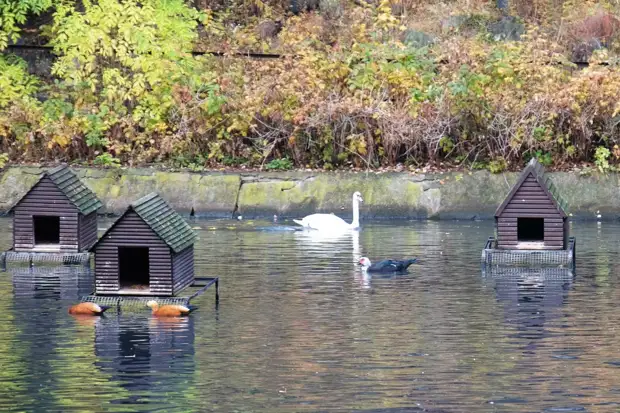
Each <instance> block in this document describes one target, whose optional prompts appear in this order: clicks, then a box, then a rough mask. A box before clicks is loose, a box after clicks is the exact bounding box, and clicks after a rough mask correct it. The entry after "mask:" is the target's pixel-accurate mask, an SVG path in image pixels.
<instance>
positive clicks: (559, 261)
mask: <svg viewBox="0 0 620 413" xmlns="http://www.w3.org/2000/svg"><path fill="white" fill-rule="evenodd" d="M575 246H576V240H575V237H570V238H569V239H568V248H566V249H564V250H525V249H522V250H508V249H497V240H496V239H495V237H489V239H488V240H487V242H486V244H485V245H484V248H483V249H482V257H481V267H482V270H483V271H485V270H487V269H489V268H492V267H539V268H545V267H554V268H563V269H569V270H572V271H574V270H575Z"/></svg>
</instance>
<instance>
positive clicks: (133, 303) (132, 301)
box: [82, 277, 220, 310]
mask: <svg viewBox="0 0 620 413" xmlns="http://www.w3.org/2000/svg"><path fill="white" fill-rule="evenodd" d="M212 285H215V302H216V304H217V303H219V300H220V285H219V277H215V278H211V277H196V279H195V281H194V284H192V285H191V286H189V287H188V288H187V289H185V290H184V291H183V292H184V295H183V296H181V297H161V296H144V295H109V294H106V295H103V294H94V293H93V294H90V295H86V296H84V297H82V302H91V303H96V304H99V305H107V306H111V307H116V308H117V309H118V310H121V309H123V310H140V309H147V308H148V307H147V305H146V303H147V302H148V301H150V300H155V301H157V303H158V304H159V305H189V303H190V301H191V300H192V299H194V298H196V297H198V296H199V295H202V294H204V292H205V291H207V289H209V287H211V286H212Z"/></svg>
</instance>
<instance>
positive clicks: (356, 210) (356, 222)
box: [351, 198, 360, 228]
mask: <svg viewBox="0 0 620 413" xmlns="http://www.w3.org/2000/svg"><path fill="white" fill-rule="evenodd" d="M359 226H360V203H359V201H358V200H357V199H355V198H353V221H352V222H351V228H359Z"/></svg>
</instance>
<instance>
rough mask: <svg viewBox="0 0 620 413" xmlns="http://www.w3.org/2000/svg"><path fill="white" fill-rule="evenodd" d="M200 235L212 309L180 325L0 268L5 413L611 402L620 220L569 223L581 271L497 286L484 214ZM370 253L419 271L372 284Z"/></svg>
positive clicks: (200, 269)
mask: <svg viewBox="0 0 620 413" xmlns="http://www.w3.org/2000/svg"><path fill="white" fill-rule="evenodd" d="M109 224H110V221H105V222H100V227H104V226H106V225H109ZM268 224H269V223H260V222H256V223H254V225H268ZM192 225H194V226H199V227H201V229H200V230H199V231H198V232H199V238H200V239H199V242H198V245H197V247H196V253H195V258H196V262H197V273H198V274H200V275H205V276H219V277H221V278H220V279H221V301H220V303H219V306H217V307H216V306H215V300H214V297H213V292H212V291H208V292H207V293H206V294H205V295H203V296H201V297H199V298H198V299H197V300H195V301H193V304H195V305H197V306H199V309H198V310H197V311H196V312H194V313H192V315H191V316H190V317H188V318H186V319H184V320H181V321H174V322H164V321H159V320H157V319H153V318H152V317H151V316H150V314H149V312H148V309H147V308H145V309H144V311H129V312H123V313H120V314H117V313H110V314H107V316H106V317H103V318H88V319H76V318H74V317H72V316H70V315H69V314H67V308H68V307H69V306H70V305H71V304H73V303H75V302H77V300H78V297H79V296H80V295H81V294H83V293H88V292H90V288H91V287H90V285H88V282H83V283H82V284H77V283H75V282H73V283H72V282H71V281H68V282H67V281H65V282H64V284H63V283H61V284H55V285H47V286H46V285H38V284H33V283H32V282H30V283H29V282H28V280H27V278H26V279H24V276H23V274H22V275H21V276H20V275H19V274H18V272H16V271H13V272H9V273H0V314H1V316H2V317H1V318H0V411H3V412H18V411H20V412H21V411H28V412H34V411H47V412H51V411H63V412H69V411H80V412H83V411H108V412H128V411H131V412H139V411H144V412H155V411H162V412H187V411H221V412H235V411H237V412H250V411H265V412H292V411H308V412H310V411H334V410H342V411H364V412H398V411H434V412H541V411H544V412H554V411H555V412H559V411H587V412H617V411H618V410H619V409H620V352H619V349H620V345H619V342H620V325H619V323H618V321H619V320H620V306H618V302H620V285H619V282H618V280H619V277H618V273H619V272H618V267H619V265H620V260H619V258H618V257H619V252H620V243H619V241H620V225H618V224H616V223H604V224H602V225H601V224H597V223H596V222H592V223H577V224H573V226H572V233H573V235H575V236H576V237H577V251H578V259H577V271H576V274H575V275H574V276H572V275H570V274H562V273H560V274H553V275H550V276H540V275H539V276H537V275H535V274H529V275H523V276H519V275H514V274H513V275H510V276H501V277H500V276H493V275H487V276H486V277H483V276H482V274H481V272H480V266H479V262H480V253H481V248H482V246H483V244H484V241H485V240H486V239H487V237H488V236H489V235H491V234H492V232H493V226H492V225H493V224H492V222H404V221H401V222H396V223H363V225H364V227H363V229H362V231H361V232H360V233H359V234H358V236H348V237H344V238H340V239H338V238H336V239H330V238H325V237H319V236H309V235H304V234H301V233H293V232H270V231H261V230H257V229H256V227H255V226H254V225H253V223H251V222H238V221H234V222H232V221H194V222H192ZM0 229H1V234H2V235H1V236H0V247H2V249H6V248H8V247H9V245H10V237H11V235H10V234H11V230H10V221H9V220H8V219H1V220H0ZM362 255H364V256H368V257H370V258H371V259H373V258H391V257H394V258H405V257H412V256H413V257H418V258H419V259H420V263H419V264H414V265H413V266H412V267H410V273H409V275H404V276H392V277H372V278H367V277H363V276H362V274H361V272H360V270H359V268H358V267H357V266H356V265H355V262H356V261H357V259H359V257H360V256H362ZM72 279H73V280H75V279H76V277H73V278H72Z"/></svg>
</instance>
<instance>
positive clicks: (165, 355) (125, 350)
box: [95, 313, 195, 404]
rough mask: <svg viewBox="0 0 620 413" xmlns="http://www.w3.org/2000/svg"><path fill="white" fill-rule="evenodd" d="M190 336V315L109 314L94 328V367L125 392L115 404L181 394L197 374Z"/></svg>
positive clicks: (191, 319) (192, 321) (191, 335)
mask: <svg viewBox="0 0 620 413" xmlns="http://www.w3.org/2000/svg"><path fill="white" fill-rule="evenodd" d="M194 336H195V335H194V320H193V317H179V318H168V319H165V320H164V319H156V318H153V317H151V316H150V314H148V315H146V314H144V313H140V314H139V315H138V314H135V315H128V313H125V314H123V315H122V316H113V317H110V316H107V317H106V318H105V319H102V320H101V321H100V322H99V323H97V324H95V354H96V356H97V358H98V361H97V362H96V365H97V366H98V368H100V369H101V370H102V371H104V372H106V373H107V374H110V375H111V376H112V379H113V380H114V381H115V382H117V383H119V384H120V386H122V387H123V388H125V389H126V390H128V393H127V394H125V397H124V398H123V399H121V400H118V401H117V403H122V404H127V403H129V404H132V403H142V402H144V401H146V400H148V399H154V398H157V397H160V396H161V395H162V394H166V393H169V392H174V391H182V389H183V386H184V383H185V384H186V383H187V379H188V376H189V375H191V374H192V373H193V372H194V370H195V366H194V364H195V363H194V354H195V351H194Z"/></svg>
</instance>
